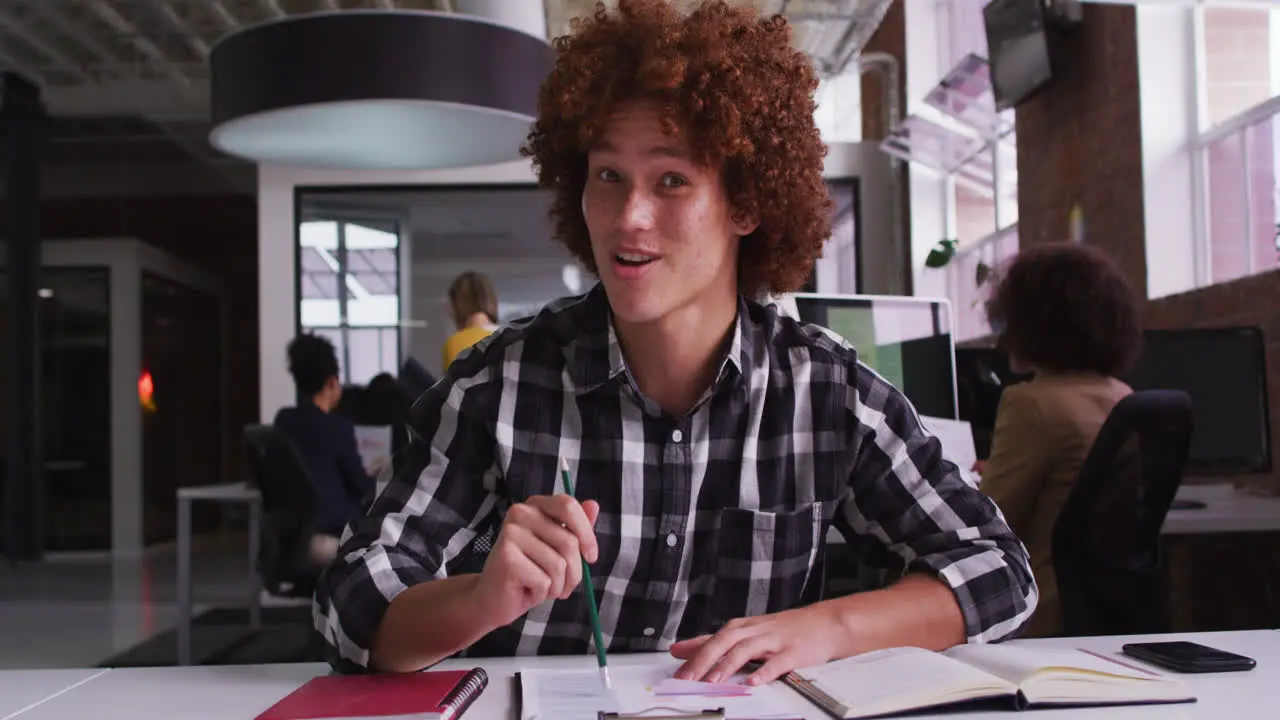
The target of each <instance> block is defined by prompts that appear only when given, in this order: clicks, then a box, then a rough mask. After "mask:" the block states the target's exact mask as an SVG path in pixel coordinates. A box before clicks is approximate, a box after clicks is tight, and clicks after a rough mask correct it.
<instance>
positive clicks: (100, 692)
mask: <svg viewBox="0 0 1280 720" xmlns="http://www.w3.org/2000/svg"><path fill="white" fill-rule="evenodd" d="M1165 638H1177V639H1187V640H1194V641H1197V642H1201V643H1204V644H1206V645H1210V646H1213V647H1217V648H1221V649H1223V650H1228V651H1232V652H1237V653H1242V654H1245V655H1249V656H1250V657H1253V658H1255V659H1256V660H1257V661H1258V668H1257V669H1256V670H1254V671H1252V672H1248V673H1232V674H1222V675H1192V676H1186V681H1187V682H1188V683H1189V684H1190V685H1191V687H1192V690H1193V692H1194V693H1195V694H1196V696H1197V697H1198V698H1199V702H1197V703H1195V704H1191V705H1175V706H1160V707H1152V706H1140V707H1126V708H1102V709H1099V708H1094V709H1072V710H1055V711H1052V712H1050V713H1049V714H1051V715H1052V720H1093V719H1098V720H1101V719H1102V718H1108V719H1110V718H1119V719H1120V720H1127V719H1130V718H1151V719H1155V718H1159V719H1160V720H1165V719H1169V720H1184V719H1190V718H1255V717H1271V716H1272V715H1273V712H1274V709H1275V707H1274V706H1275V702H1276V699H1275V698H1276V693H1275V687H1276V685H1277V684H1278V683H1280V632H1276V631H1272V630H1255V631H1248V632H1227V633H1200V634H1184V635H1170V636H1145V637H1143V638H1141V639H1142V640H1158V639H1165ZM1132 639H1133V638H1125V637H1111V638H1066V639H1053V640H1025V641H1017V642H1019V643H1026V644H1029V645H1042V646H1050V647H1083V648H1086V649H1090V650H1093V651H1095V652H1101V653H1118V652H1119V650H1120V646H1121V645H1122V644H1123V643H1125V642H1128V641H1130V640H1132ZM655 657H661V656H653V655H647V656H646V655H630V656H618V657H616V658H611V663H612V664H614V665H616V666H622V665H624V664H625V665H630V664H643V663H646V662H652V660H653V658H655ZM592 663H593V659H592V658H591V657H588V656H581V657H557V658H519V659H516V658H503V659H496V660H495V659H486V660H483V661H480V663H479V664H481V665H482V666H483V667H484V668H485V669H486V670H487V671H488V672H489V674H490V678H491V680H490V685H489V688H488V689H487V690H485V691H484V693H483V694H482V695H481V696H480V699H479V700H478V701H477V702H476V704H475V705H474V706H473V707H472V708H471V709H470V710H468V712H467V714H466V715H465V716H464V720H507V719H508V718H512V717H513V714H512V713H513V710H512V708H513V707H514V702H513V700H514V698H513V692H512V691H513V682H512V676H513V674H514V673H515V671H516V670H518V669H519V668H521V667H538V668H556V667H591V666H592ZM475 664H476V661H450V662H448V663H445V664H444V665H443V666H442V667H471V666H473V665H475ZM327 671H328V667H327V666H325V665H319V664H298V665H241V666H204V667H180V668H179V667H166V668H123V669H116V670H111V671H110V672H107V673H105V674H102V675H99V676H98V677H94V678H92V679H91V680H89V681H87V682H84V683H82V684H81V685H79V686H77V687H75V688H73V689H71V690H67V691H64V692H62V693H61V694H60V695H57V696H56V697H53V698H51V699H49V700H47V701H45V702H43V703H40V704H38V705H35V706H34V707H30V708H29V709H28V710H26V711H25V712H21V713H19V714H17V715H13V716H11V717H10V718H4V716H0V718H3V720H12V718H18V719H19V720H53V719H54V718H58V719H63V718H69V717H91V718H93V719H94V720H149V719H151V718H156V719H157V720H159V719H160V718H164V720H237V719H243V720H252V718H254V717H255V716H256V715H258V714H259V713H261V712H262V711H263V710H265V709H267V708H268V707H270V706H271V705H272V704H274V703H275V702H276V701H277V700H279V699H280V698H282V697H284V696H285V695H288V694H289V693H290V692H292V691H293V690H294V689H295V688H297V687H298V686H299V685H301V684H302V683H304V682H306V681H307V680H308V679H310V678H312V677H315V676H316V675H319V674H323V673H325V672H327ZM41 672H51V673H58V672H63V671H8V672H0V688H7V687H8V686H9V685H10V684H16V680H15V679H11V678H15V677H16V676H17V675H19V674H24V673H25V674H27V675H28V677H26V678H24V679H25V680H27V681H30V680H31V679H32V678H35V677H36V675H34V674H32V673H41ZM88 672H92V671H88ZM51 677H52V676H51ZM784 691H785V692H787V693H790V690H784ZM0 697H3V694H0ZM793 697H794V698H795V703H796V706H795V707H796V710H797V712H798V714H801V715H803V716H804V717H805V718H807V719H811V720H819V719H823V720H825V718H826V716H825V715H823V714H822V713H821V711H819V710H818V709H817V708H816V707H815V706H813V705H811V704H810V703H808V702H807V701H805V700H803V699H802V698H800V696H798V695H794V696H793ZM938 717H943V716H938ZM1010 717H1012V716H1011V715H1010V713H1008V712H991V713H967V714H965V715H964V718H965V720H996V719H997V718H1000V719H1001V720H1009V718H1010ZM1045 717H1048V715H1045Z"/></svg>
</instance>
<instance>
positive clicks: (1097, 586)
mask: <svg viewBox="0 0 1280 720" xmlns="http://www.w3.org/2000/svg"><path fill="white" fill-rule="evenodd" d="M1191 424H1192V421H1191V397H1190V396H1189V395H1188V394H1187V393H1184V392H1182V391H1179V390H1144V391H1138V392H1134V393H1133V394H1131V395H1129V396H1128V397H1126V398H1124V399H1123V400H1121V401H1120V402H1119V403H1118V404H1117V405H1116V406H1115V408H1113V409H1112V411H1111V414H1110V415H1109V416H1108V417H1107V420H1106V422H1105V423H1103V425H1102V429H1101V430H1100V431H1099V432H1098V437H1097V439H1096V440H1094V443H1093V447H1092V449H1090V451H1089V455H1088V456H1087V457H1086V458H1085V462H1084V465H1083V466H1082V467H1081V468H1080V476H1079V479H1078V480H1077V482H1076V486H1075V488H1074V489H1073V490H1072V491H1071V495H1070V496H1069V497H1068V498H1067V503H1066V505H1065V506H1064V507H1063V510H1062V513H1061V514H1060V515H1059V516H1058V520H1057V522H1056V523H1055V524H1054V529H1053V566H1054V572H1055V574H1056V575H1057V581H1058V593H1059V597H1060V601H1061V605H1062V616H1063V623H1064V630H1065V633H1066V634H1067V635H1068V636H1083V635H1124V634H1139V633H1153V632H1167V631H1168V624H1169V620H1168V602H1167V592H1166V591H1167V588H1166V586H1165V583H1164V576H1163V570H1162V567H1161V563H1160V529H1161V527H1162V526H1163V525H1164V519H1165V515H1166V513H1167V512H1168V511H1169V505H1170V503H1172V502H1173V497H1174V495H1175V494H1176V493H1177V491H1178V486H1179V485H1180V484H1181V483H1182V472H1183V467H1184V466H1185V464H1186V460H1187V451H1188V447H1189V445H1190V442H1191Z"/></svg>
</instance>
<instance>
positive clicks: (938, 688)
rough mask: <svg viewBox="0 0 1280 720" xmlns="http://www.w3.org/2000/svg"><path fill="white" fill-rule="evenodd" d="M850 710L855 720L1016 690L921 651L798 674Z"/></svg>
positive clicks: (871, 656) (861, 658)
mask: <svg viewBox="0 0 1280 720" xmlns="http://www.w3.org/2000/svg"><path fill="white" fill-rule="evenodd" d="M796 674H797V675H800V676H801V677H802V678H804V679H806V680H809V681H810V682H811V683H813V684H814V685H816V686H817V687H818V689H820V690H822V691H823V692H824V693H826V694H827V695H830V696H831V697H832V698H834V699H835V700H836V701H838V702H839V703H840V704H841V705H844V706H845V707H846V708H848V709H849V712H848V713H846V714H847V715H848V716H850V717H861V716H864V715H875V714H881V713H889V712H897V711H900V710H907V709H912V708H917V707H928V706H932V705H940V704H943V703H949V702H958V701H962V700H969V699H977V698H982V697H993V696H998V695H1002V694H1004V695H1012V694H1014V693H1015V692H1016V691H1017V688H1015V687H1014V686H1013V685H1012V684H1010V683H1008V682H1006V681H1004V680H1002V679H1000V678H998V677H995V676H993V675H991V674H989V673H986V672H984V671H982V670H980V669H978V668H975V667H970V666H969V665H966V664H964V663H961V662H956V661H955V660H952V659H951V658H948V657H946V656H944V655H939V654H937V653H933V652H930V651H928V650H923V649H920V648H890V649H888V650H877V651H875V652H870V653H865V654H862V655H855V656H854V657H851V658H846V659H844V660H837V661H835V662H832V663H828V664H826V665H822V666H819V667H816V668H808V669H805V670H800V671H797V673H796Z"/></svg>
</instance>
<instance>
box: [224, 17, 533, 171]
mask: <svg viewBox="0 0 1280 720" xmlns="http://www.w3.org/2000/svg"><path fill="white" fill-rule="evenodd" d="M551 63H552V56H551V48H550V46H549V45H548V44H547V42H546V40H545V39H542V38H538V37H535V36H533V35H530V34H527V33H524V32H521V31H519V30H515V29H512V28H510V27H506V26H504V25H501V24H498V23H495V22H493V21H491V20H488V19H484V18H480V17H475V16H468V15H461V14H457V13H435V12H413V11H385V12H383V11H345V12H340V13H315V14H310V15H302V16H298V17H294V18H286V19H284V20H279V21H274V22H269V23H264V24H261V25H256V26H253V27H250V28H246V29H244V30H242V31H240V32H237V33H234V34H232V35H229V36H228V37H226V38H224V39H223V40H222V41H221V42H219V43H218V44H217V45H216V46H215V47H214V48H213V51H212V53H211V54H210V57H209V65H210V73H211V75H212V82H211V87H212V97H211V114H212V119H213V130H212V131H211V132H210V136H209V141H210V142H211V143H212V144H213V146H214V147H216V148H218V149H219V150H221V151H223V152H226V153H228V154H231V155H235V156H238V157H241V158H244V159H246V160H252V161H255V162H267V163H282V164H288V165H310V166H323V167H330V168H355V169H384V170H414V169H435V168H449V167H465V166H471V165H487V164H491V163H497V162H504V161H508V160H515V159H518V158H519V157H520V153H519V148H520V144H521V143H522V142H523V141H524V139H525V136H526V135H527V133H528V130H529V124H530V123H531V122H532V121H533V116H534V114H535V113H536V110H537V95H538V88H539V86H540V85H541V84H542V81H543V79H544V78H545V77H546V75H547V73H548V72H550V70H551Z"/></svg>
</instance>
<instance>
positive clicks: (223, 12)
mask: <svg viewBox="0 0 1280 720" xmlns="http://www.w3.org/2000/svg"><path fill="white" fill-rule="evenodd" d="M208 2H209V6H208V7H209V10H211V11H212V12H213V16H214V17H216V18H218V22H220V23H222V29H223V30H225V31H227V32H229V33H232V32H235V31H237V30H239V29H240V21H239V20H236V17H235V16H234V15H232V14H231V11H229V10H227V8H226V6H224V5H223V4H222V3H221V2H219V0H208Z"/></svg>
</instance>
